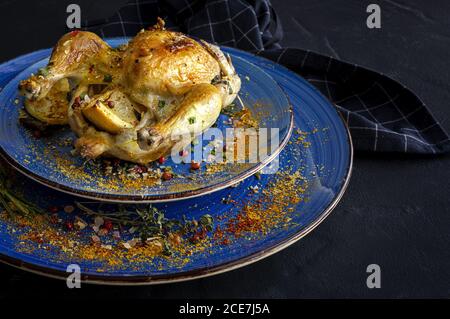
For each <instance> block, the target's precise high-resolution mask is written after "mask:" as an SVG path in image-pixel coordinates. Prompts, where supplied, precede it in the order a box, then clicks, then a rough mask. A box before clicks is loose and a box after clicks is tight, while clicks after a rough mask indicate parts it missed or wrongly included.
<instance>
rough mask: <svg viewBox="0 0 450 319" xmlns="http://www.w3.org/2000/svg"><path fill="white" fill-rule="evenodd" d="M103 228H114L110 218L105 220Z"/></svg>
mask: <svg viewBox="0 0 450 319" xmlns="http://www.w3.org/2000/svg"><path fill="white" fill-rule="evenodd" d="M103 228H104V229H106V230H107V231H111V230H112V229H113V223H112V221H110V220H108V219H107V220H105V221H104V223H103Z"/></svg>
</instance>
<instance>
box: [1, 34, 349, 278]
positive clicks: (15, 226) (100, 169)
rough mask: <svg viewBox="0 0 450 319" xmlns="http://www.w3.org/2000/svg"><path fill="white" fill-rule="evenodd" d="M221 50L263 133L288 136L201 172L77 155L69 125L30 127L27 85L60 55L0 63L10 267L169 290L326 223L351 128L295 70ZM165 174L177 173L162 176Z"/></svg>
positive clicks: (343, 173)
mask: <svg viewBox="0 0 450 319" xmlns="http://www.w3.org/2000/svg"><path fill="white" fill-rule="evenodd" d="M122 41H123V40H118V39H112V40H110V41H108V42H109V43H110V45H111V46H118V45H120V44H122ZM223 50H224V51H226V52H227V53H229V54H230V55H231V58H232V60H233V64H234V66H235V67H236V70H237V72H238V74H239V75H240V77H241V79H242V84H243V85H242V89H241V91H240V93H239V95H240V98H241V100H242V101H243V104H244V105H246V106H247V108H248V109H249V111H250V112H251V113H252V114H258V127H260V128H267V129H268V130H269V131H270V130H271V129H273V128H276V129H277V130H278V133H279V134H278V136H277V138H276V139H275V138H273V140H270V139H271V138H270V137H271V135H270V134H268V136H269V144H270V145H272V146H271V147H270V151H268V152H267V156H265V157H264V158H263V159H261V160H258V161H256V162H255V163H239V164H238V163H235V164H231V165H230V164H226V165H224V164H216V165H212V164H211V165H209V164H204V165H201V167H200V169H198V170H195V171H193V170H191V169H190V161H182V162H181V163H178V162H177V163H175V162H174V161H173V160H172V159H170V158H168V159H167V160H165V161H164V162H163V161H161V162H159V163H153V164H151V166H150V167H147V166H146V167H142V166H138V165H134V164H130V163H118V162H117V161H94V162H84V161H83V159H81V158H79V157H78V156H74V155H73V154H72V152H71V150H72V143H73V139H74V135H73V133H72V132H71V131H70V129H68V128H64V127H62V128H58V129H57V130H55V131H53V132H51V134H48V135H45V136H40V134H35V132H33V131H30V130H29V129H27V128H25V127H24V126H23V125H21V124H20V114H21V109H22V105H23V101H22V99H21V97H19V96H18V92H17V86H18V83H19V82H20V81H21V80H23V79H25V78H27V77H29V76H30V74H31V73H36V72H37V70H38V69H39V68H41V67H44V66H45V65H46V64H47V62H48V56H49V54H50V50H41V51H37V52H34V53H31V54H28V55H25V56H21V57H18V58H16V59H14V60H12V61H9V62H6V63H4V64H2V65H0V85H1V86H2V87H3V89H2V91H1V93H0V152H1V155H2V158H3V160H2V161H1V165H2V167H1V171H2V172H3V173H2V178H3V180H2V184H1V186H2V188H1V189H0V191H1V197H0V199H1V205H2V206H3V208H4V209H5V210H4V212H3V213H2V214H1V218H0V259H2V260H3V261H4V262H6V263H8V264H11V265H13V266H17V267H20V268H23V269H26V270H30V271H34V272H38V273H41V274H45V275H49V276H54V277H58V278H66V277H67V275H68V272H67V271H69V272H70V271H72V270H73V269H74V268H73V267H74V266H73V265H72V264H75V265H76V266H75V267H79V269H80V271H81V277H82V279H84V280H86V281H89V282H96V283H117V284H143V283H146V284H150V283H161V282H172V281H179V280H187V279H193V278H198V277H203V276H208V275H212V274H216V273H220V272H224V271H227V270H231V269H234V268H237V267H240V266H243V265H246V264H249V263H251V262H254V261H257V260H259V259H262V258H264V257H267V256H269V255H271V254H273V253H275V252H277V251H279V250H281V249H283V248H285V247H287V246H288V245H291V244H292V243H294V242H296V241H297V240H299V239H300V238H301V237H303V236H304V235H306V234H307V233H308V232H310V231H311V230H312V229H313V228H314V227H316V226H317V225H318V224H319V223H320V222H321V221H322V220H323V219H324V218H325V217H326V216H327V215H328V214H329V213H330V212H331V210H332V209H333V208H334V206H335V205H336V204H337V202H338V201H339V199H340V198H341V196H342V194H343V192H344V190H345V187H346V185H347V183H348V179H349V175H350V171H351V163H352V147H351V142H350V138H349V134H348V130H347V128H346V126H345V124H344V123H343V121H342V119H341V118H340V116H339V115H338V113H337V111H336V110H335V108H334V107H333V105H331V104H330V102H329V101H328V100H326V99H325V98H324V97H323V96H322V95H321V94H320V93H319V92H318V91H317V90H316V89H315V88H313V87H312V86H311V85H309V84H308V83H307V82H306V81H304V80H303V79H302V78H301V77H299V76H298V75H296V74H295V73H293V72H291V71H289V70H288V69H286V68H284V67H282V66H280V65H278V64H276V63H274V62H271V61H268V60H266V59H263V58H261V57H257V56H254V55H251V54H249V53H245V52H242V51H238V50H235V49H230V48H223ZM230 125H232V121H230V119H229V117H228V115H227V114H222V115H221V116H220V118H219V120H218V121H217V128H218V129H220V130H221V131H222V132H223V134H224V135H226V129H227V128H229V127H230ZM201 143H202V142H200V146H198V147H200V149H201V148H202V147H205V148H206V147H207V145H206V144H203V145H202V144H201ZM273 145H275V147H274V146H273ZM192 149H193V150H194V149H195V145H193V146H192ZM214 155H215V154H214ZM187 156H188V157H189V156H190V154H188V155H187ZM164 170H170V172H171V176H174V178H172V179H170V180H168V181H164V180H163V181H162V182H161V181H158V182H155V181H154V180H153V179H152V178H151V177H152V176H151V172H158V171H164ZM21 205H23V207H22V206H21ZM6 208H8V209H6ZM69 265H72V266H69ZM68 266H69V268H68Z"/></svg>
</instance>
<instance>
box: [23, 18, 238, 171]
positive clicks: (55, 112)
mask: <svg viewBox="0 0 450 319" xmlns="http://www.w3.org/2000/svg"><path fill="white" fill-rule="evenodd" d="M240 87H241V80H240V78H239V76H238V75H237V74H236V72H235V69H234V67H233V65H232V63H231V59H230V57H229V56H225V55H224V54H223V52H222V51H221V50H220V49H219V48H218V47H217V46H215V45H212V44H209V43H207V42H205V41H200V42H198V41H196V40H194V39H191V38H189V37H187V36H186V35H184V34H181V33H178V32H171V31H168V30H165V28H164V21H163V20H161V19H158V23H157V24H156V25H154V26H153V27H151V28H149V29H148V30H141V31H140V32H139V33H138V34H137V35H136V36H135V37H134V38H133V39H132V40H131V41H130V42H129V43H128V44H127V45H125V46H122V47H119V48H117V49H113V48H111V47H110V46H109V45H108V44H106V43H105V42H104V41H103V40H102V39H101V38H99V37H98V36H96V35H95V34H93V33H90V32H81V31H74V32H71V33H68V34H66V35H64V36H63V37H62V38H61V39H60V40H59V41H58V43H57V45H56V46H55V48H54V49H53V52H52V55H51V57H50V60H49V63H48V66H47V67H46V68H45V69H42V70H40V72H39V73H38V74H36V75H32V76H31V77H30V78H28V79H26V80H24V81H22V82H21V83H20V85H19V89H20V91H21V93H22V94H23V95H24V96H25V97H26V102H25V106H26V109H27V110H28V112H29V113H30V114H31V115H32V116H34V117H36V118H37V119H39V120H41V121H44V122H46V123H48V124H65V123H69V125H70V127H71V129H72V130H73V131H74V132H75V133H76V134H77V135H78V139H77V140H76V142H75V147H76V149H77V150H78V151H79V152H80V154H81V155H82V156H84V157H88V158H96V157H98V156H100V155H105V156H113V157H117V158H120V159H123V160H128V161H132V162H136V163H141V164H145V163H148V162H151V161H154V160H156V159H158V158H160V157H161V156H164V155H166V154H168V153H169V152H170V150H171V149H172V147H174V145H175V144H177V145H178V146H181V147H182V146H183V145H180V140H181V137H182V141H183V143H184V144H188V143H190V142H191V140H192V139H193V138H195V136H196V135H198V134H200V133H201V132H203V131H204V130H206V129H207V128H209V127H210V126H211V125H213V124H214V122H215V121H216V120H217V118H218V116H219V114H220V111H221V109H222V107H225V106H227V105H229V104H230V103H232V102H233V100H234V99H235V98H236V96H237V93H238V92H239V90H240ZM63 96H64V97H66V96H71V98H70V100H69V99H68V100H66V102H64V100H63V99H62V97H63ZM55 119H56V120H55ZM187 136H188V137H187Z"/></svg>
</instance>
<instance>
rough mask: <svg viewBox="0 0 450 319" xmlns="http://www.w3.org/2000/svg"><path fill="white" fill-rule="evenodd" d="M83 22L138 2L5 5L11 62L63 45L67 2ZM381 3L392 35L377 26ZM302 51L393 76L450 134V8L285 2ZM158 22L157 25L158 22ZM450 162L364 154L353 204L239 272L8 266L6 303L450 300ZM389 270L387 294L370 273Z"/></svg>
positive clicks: (2, 291)
mask: <svg viewBox="0 0 450 319" xmlns="http://www.w3.org/2000/svg"><path fill="white" fill-rule="evenodd" d="M71 2H76V3H78V4H79V5H80V6H81V9H82V18H83V19H86V18H92V17H99V18H100V16H108V15H110V14H111V13H113V12H114V11H115V9H116V7H115V6H116V5H120V3H123V2H126V1H118V0H115V1H106V0H102V1H81V0H77V1H73V0H72V1H61V0H59V1H58V0H47V1H39V2H38V1H33V2H31V1H5V0H3V1H1V2H0V37H1V38H2V48H1V50H0V61H2V62H3V61H6V60H8V59H10V58H13V57H15V56H17V55H19V54H23V53H27V52H30V51H33V50H35V49H40V48H45V47H50V46H52V45H53V44H54V43H55V42H56V41H57V39H58V38H59V37H60V36H61V35H62V33H63V32H64V28H65V20H66V13H65V8H66V6H67V4H69V3H71ZM369 3H378V4H379V5H380V6H381V10H382V28H381V29H378V30H376V29H374V30H370V29H368V28H367V27H366V17H367V15H368V14H367V13H366V7H367V5H368V4H369ZM273 5H274V7H275V9H276V10H277V11H278V13H279V15H280V17H281V20H282V23H283V26H284V30H285V37H284V40H283V41H282V44H283V45H285V46H297V47H301V48H305V49H310V50H312V51H317V52H320V53H322V54H326V55H333V56H335V57H338V58H340V59H342V60H346V61H350V62H354V63H357V64H360V65H363V66H366V67H369V68H371V69H375V70H377V71H379V72H382V73H385V74H387V75H389V76H391V77H393V78H394V79H396V80H398V81H400V82H402V83H403V84H405V85H406V86H407V87H409V88H410V89H412V90H413V91H414V92H416V94H418V95H419V96H420V97H421V98H422V99H423V100H424V102H425V103H426V104H427V105H428V106H429V108H430V109H431V111H432V112H433V113H434V115H435V116H436V118H437V119H438V120H439V121H440V122H441V123H442V125H443V127H444V128H445V129H446V130H447V131H450V121H449V118H450V105H449V103H448V101H449V99H450V91H449V84H448V83H449V79H450V76H449V70H450V2H449V1H444V0H442V1H438V0H433V1H419V0H416V1H412V0H384V1H382V0H378V1H375V0H372V1H361V0H320V1H317V0H297V1H295V0H290V1H286V0H283V1H281V0H278V1H276V0H273ZM150 23H152V21H150ZM449 164H450V156H448V155H447V156H441V157H433V158H432V157H423V156H408V157H406V156H398V155H390V154H383V155H373V154H356V157H355V163H354V170H353V176H352V179H351V182H350V186H349V188H348V190H347V192H346V194H345V195H344V198H343V200H342V202H341V203H340V204H339V205H338V207H337V208H336V209H335V210H334V212H333V213H332V214H331V215H330V217H329V218H327V219H326V220H325V221H324V222H323V223H322V224H321V225H320V226H319V227H318V228H317V229H316V230H315V231H314V232H312V233H311V234H310V235H308V236H307V237H306V238H304V239H302V240H301V241H300V242H298V243H296V244H294V245H292V246H291V247H289V248H287V249H285V250H284V251H282V252H280V253H278V254H276V255H274V256H271V257H269V258H267V259H264V260H263V261H260V262H258V263H256V264H253V265H250V266H247V267H245V268H242V269H238V270H235V271H232V272H230V273H226V274H222V275H218V276H214V277H210V278H205V279H200V280H195V281H191V282H184V283H177V284H171V285H162V286H153V287H101V286H90V285H83V286H82V289H79V290H76V289H75V290H69V289H67V288H66V284H65V282H63V281H57V280H53V279H47V278H43V277H39V276H36V275H33V274H28V273H25V272H22V271H20V270H16V269H13V268H11V267H8V266H5V265H0V297H3V296H5V297H6V296H26V295H30V296H40V297H61V296H67V297H105V298H106V297H117V298H123V297H143V298H151V297H158V298H170V297H172V298H175V297H177V298H203V297H211V298H219V297H223V298H227V297H246V298H300V297H322V298H339V297H341V298H345V297H362V298H373V297H395V298H401V297H449V296H450V249H449V243H450V208H449V207H450V196H449V195H450V194H449V190H450V171H449ZM371 263H376V264H379V265H380V266H381V271H382V279H381V289H368V288H367V287H366V277H367V274H366V267H367V265H368V264H371Z"/></svg>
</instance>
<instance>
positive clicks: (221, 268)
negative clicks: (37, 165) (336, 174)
mask: <svg viewBox="0 0 450 319" xmlns="http://www.w3.org/2000/svg"><path fill="white" fill-rule="evenodd" d="M109 40H114V39H113V38H109ZM229 49H231V50H235V51H241V52H243V53H245V54H250V55H253V56H257V55H255V54H253V53H250V52H245V51H242V50H239V49H236V48H229ZM258 57H259V58H261V59H264V60H266V61H267V62H269V63H275V64H277V65H278V66H280V67H281V68H282V69H283V70H284V71H285V72H288V73H290V74H292V75H293V76H295V77H298V78H299V79H300V80H302V81H303V82H305V84H307V85H308V86H309V87H310V88H311V89H312V90H313V91H315V92H316V94H318V95H320V96H321V97H322V98H323V99H324V100H326V101H328V103H329V104H330V106H333V107H332V109H333V110H334V112H335V113H336V114H337V116H338V117H339V119H340V120H341V123H342V125H343V126H344V128H345V132H346V133H347V134H346V138H347V142H348V146H349V154H348V166H347V167H346V174H345V178H344V180H343V183H342V186H341V189H340V190H339V192H338V193H337V194H336V195H335V197H334V198H333V200H332V201H331V202H330V204H329V205H328V206H327V207H326V208H325V209H323V211H322V212H321V213H320V215H319V216H318V217H317V218H316V219H315V220H314V221H313V222H312V223H310V224H309V225H308V226H307V227H305V228H303V229H302V230H300V231H298V232H296V233H294V234H292V235H291V236H289V237H286V238H284V239H283V240H282V241H280V242H277V243H275V244H273V245H272V246H270V247H269V248H266V249H263V250H260V251H257V252H255V253H253V254H251V255H248V256H245V257H242V258H239V259H236V260H232V261H229V262H226V263H222V264H219V265H216V266H213V267H203V268H199V269H195V270H190V271H184V272H180V273H176V274H165V275H155V276H145V275H144V276H142V275H139V276H117V275H113V276H105V275H103V276H102V275H92V274H83V273H81V281H82V282H83V283H86V284H98V285H110V286H146V285H158V284H166V283H175V282H183V281H190V280H194V279H199V278H205V277H210V276H214V275H218V274H222V273H225V272H228V271H231V270H235V269H238V268H241V267H244V266H247V265H250V264H253V263H255V262H257V261H260V260H262V259H264V258H267V257H269V256H272V255H274V254H275V253H277V252H279V251H281V250H283V249H285V248H287V247H289V246H291V245H292V244H294V243H296V242H297V241H299V240H300V239H302V238H303V237H305V236H306V235H308V234H309V233H311V232H312V231H313V230H314V229H315V228H316V227H318V226H319V225H320V224H321V223H322V222H323V221H324V220H325V219H326V218H327V217H328V216H329V215H330V214H331V212H332V211H333V210H334V209H335V208H336V206H337V204H338V203H339V202H340V200H341V199H342V197H343V195H344V193H345V191H346V190H347V187H348V185H349V182H350V178H351V175H352V171H353V159H354V148H353V142H352V138H351V133H350V129H349V127H348V125H347V123H346V122H345V120H344V118H343V116H342V115H341V114H340V113H339V112H338V110H337V108H336V107H335V105H334V103H333V102H331V101H329V99H327V98H326V97H325V96H324V95H323V94H322V93H321V92H320V91H319V90H318V89H317V88H315V87H314V86H313V85H311V84H309V83H308V82H307V81H306V80H304V79H303V78H302V77H301V76H300V75H298V74H297V73H295V72H293V71H291V70H290V69H288V68H287V67H285V66H283V65H281V64H279V63H276V62H274V61H271V60H269V59H267V58H265V57H261V56H258ZM277 83H278V82H277ZM281 89H282V90H283V91H284V89H283V88H281ZM286 95H287V94H286ZM287 97H288V99H289V96H288V95H287ZM289 101H290V100H289ZM291 106H292V105H291ZM291 116H293V113H291ZM0 151H1V149H0ZM0 262H2V263H5V264H8V265H10V266H12V267H15V268H18V269H21V270H25V271H28V272H31V273H35V274H39V275H42V276H45V277H49V278H54V279H60V280H66V279H67V275H68V273H66V272H63V271H60V270H57V269H53V268H46V267H44V266H40V265H36V264H32V263H29V262H26V261H23V260H20V259H18V258H14V257H10V256H8V255H5V254H3V253H0Z"/></svg>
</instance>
